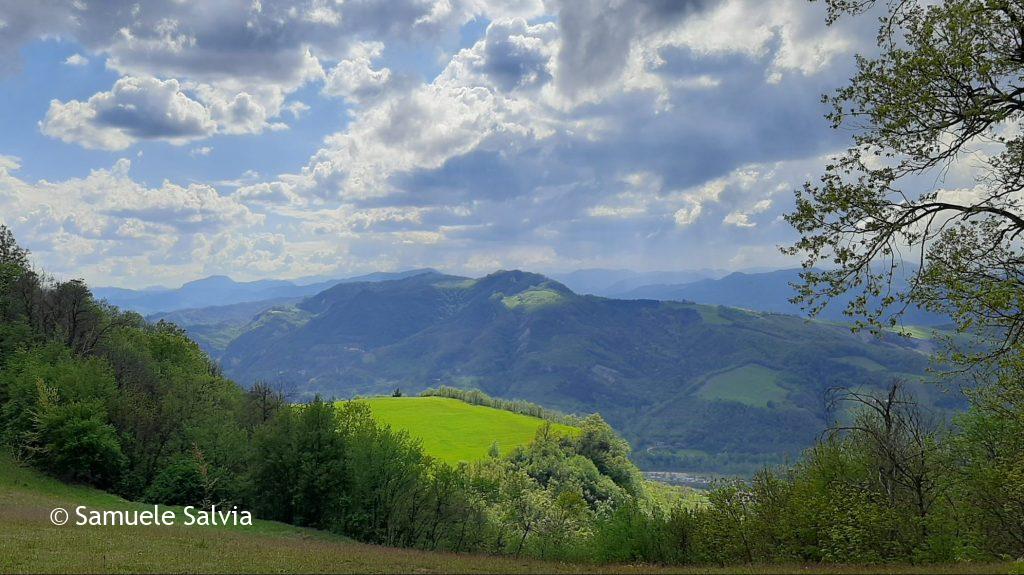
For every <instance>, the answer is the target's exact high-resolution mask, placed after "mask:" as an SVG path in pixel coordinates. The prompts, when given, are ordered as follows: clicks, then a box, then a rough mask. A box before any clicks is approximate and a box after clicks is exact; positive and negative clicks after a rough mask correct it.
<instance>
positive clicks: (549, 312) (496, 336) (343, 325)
mask: <svg viewBox="0 0 1024 575" xmlns="http://www.w3.org/2000/svg"><path fill="white" fill-rule="evenodd" d="M550 294H558V297H557V298H555V297H551V296H550ZM519 296H522V297H519ZM515 298H518V299H515ZM538 298H539V299H538ZM513 299H514V301H516V302H520V303H521V304H522V305H518V304H517V305H508V304H509V301H511V300H513ZM540 303H543V305H539V304H540ZM527 304H529V305H527ZM533 304H538V305H533ZM288 309H290V310H291V312H290V313H289V312H285V311H282V310H280V309H275V310H271V311H268V312H265V313H263V314H261V315H259V316H257V318H256V319H255V320H254V321H253V322H251V323H250V324H249V325H248V326H247V327H246V328H245V329H244V330H243V333H242V334H241V335H240V336H238V337H237V338H236V339H234V340H233V341H232V342H231V343H230V344H229V345H228V347H227V349H226V350H225V352H224V354H223V355H222V356H220V362H221V364H222V365H223V366H224V370H225V373H227V374H229V375H230V376H231V377H233V378H235V379H236V380H237V381H239V382H242V383H243V384H248V383H250V382H253V381H257V380H266V381H274V382H276V383H281V384H284V385H287V386H288V387H289V388H290V389H292V390H294V391H295V394H296V395H295V397H296V398H303V399H306V400H308V399H310V398H312V397H313V396H314V395H316V394H317V393H320V394H322V395H324V396H330V397H352V396H355V395H384V394H389V393H391V391H392V390H393V389H394V388H395V387H396V386H397V387H400V388H401V389H402V390H403V391H405V392H406V393H411V394H416V393H419V392H420V391H422V390H424V389H425V388H427V386H428V385H431V384H433V385H434V386H437V385H440V384H443V385H445V386H447V387H451V388H458V389H464V390H473V389H476V390H481V391H483V392H485V393H486V394H488V395H490V396H492V397H494V398H518V399H522V400H526V401H528V402H532V403H535V404H540V405H543V406H545V407H546V408H550V409H557V410H560V411H563V412H567V413H594V412H599V413H601V415H602V416H603V417H605V418H607V421H608V422H609V423H610V424H611V425H612V426H613V427H614V428H615V429H617V430H619V431H620V432H621V433H622V434H623V436H624V437H626V438H627V439H628V440H629V441H630V442H631V443H632V444H633V445H634V446H635V447H636V454H637V455H638V456H637V457H636V459H635V462H636V463H638V464H639V465H641V466H642V467H644V468H648V469H655V468H659V469H688V470H700V469H704V470H719V471H734V472H741V473H748V474H749V473H752V472H754V471H756V470H757V469H758V468H760V466H761V465H763V464H764V463H774V464H778V463H783V462H784V461H786V460H787V458H789V459H790V460H791V459H792V458H795V457H797V456H798V455H799V453H800V452H801V451H802V450H803V449H805V448H807V447H809V446H811V445H812V444H813V443H814V441H815V439H816V438H817V436H818V434H819V433H820V431H821V430H822V429H823V428H824V427H825V426H826V425H828V422H829V419H830V417H831V414H830V413H828V412H827V410H825V409H824V406H823V403H822V401H821V398H822V396H823V395H824V394H825V392H826V391H827V390H828V389H830V388H832V387H835V386H841V385H848V384H850V383H851V382H857V383H858V384H863V385H868V386H873V387H875V388H876V389H879V390H881V389H883V388H884V385H885V383H886V378H887V373H895V372H899V373H908V374H913V375H915V376H923V375H925V374H926V369H927V366H928V358H927V356H926V355H924V354H922V353H920V351H921V350H920V347H921V346H923V345H925V343H926V342H921V341H919V340H912V339H907V338H903V337H900V336H897V335H895V334H888V335H887V336H886V337H885V338H884V339H881V340H870V339H867V340H866V339H863V338H860V337H858V336H856V335H854V334H851V333H850V330H849V327H848V326H845V325H831V324H825V323H822V322H807V321H805V320H803V319H801V318H798V317H794V316H787V315H779V314H766V313H755V312H746V311H742V310H737V309H732V308H724V307H721V308H719V307H711V306H701V305H696V304H687V303H679V302H655V301H623V300H612V299H604V298H597V297H590V296H580V295H577V294H574V293H572V292H571V291H570V290H568V289H567V288H565V287H564V286H562V285H561V284H558V283H557V282H553V281H551V280H549V279H547V278H546V277H544V276H541V275H537V274H530V273H524V272H518V271H509V272H498V273H495V274H492V275H490V276H487V277H484V278H480V279H478V280H464V278H454V277H451V276H444V275H440V274H436V273H433V274H421V275H418V276H414V277H410V278H406V279H403V280H399V281H388V282H377V283H351V284H342V285H338V286H335V287H333V288H331V289H329V290H326V291H324V292H322V293H320V294H317V295H316V296H314V297H311V298H308V299H306V300H304V301H302V302H301V303H299V304H297V305H296V306H293V307H291V308H288ZM195 331H196V332H197V333H199V332H202V329H196V330H195ZM204 337H205V336H204ZM928 343H929V345H930V342H928ZM850 357H862V358H864V359H865V360H868V361H866V362H865V363H864V364H859V363H851V362H849V361H848V358H850ZM865 364H866V365H868V366H869V367H868V368H865V367H864V365H865ZM876 366H882V367H883V368H884V369H883V370H881V371H879V370H878V369H877V368H876ZM732 369H735V370H737V371H735V372H732V376H730V374H729V370H732ZM730 379H731V382H732V383H730ZM709 380H711V381H710V382H709ZM737 383H741V384H742V385H736V384H737ZM446 393H452V392H446ZM467 393H472V392H467ZM460 399H468V400H470V401H474V400H473V398H472V397H470V396H469V395H466V396H464V397H460ZM920 399H921V400H922V401H924V402H926V403H928V404H929V405H932V406H936V407H939V408H941V409H949V410H951V411H952V410H960V409H963V408H964V407H965V404H966V402H964V401H962V400H960V401H958V400H957V398H955V397H951V396H948V395H942V394H938V393H935V394H932V393H925V394H924V395H923V396H922V397H921V398H920ZM495 401H497V400H495ZM513 409H516V408H513ZM522 409H523V410H525V412H527V413H529V414H531V415H538V416H541V417H544V414H543V410H540V409H534V408H530V407H527V406H525V405H523V406H522ZM693 450H696V451H698V452H700V455H699V456H696V457H695V456H693V455H691V454H692V453H693Z"/></svg>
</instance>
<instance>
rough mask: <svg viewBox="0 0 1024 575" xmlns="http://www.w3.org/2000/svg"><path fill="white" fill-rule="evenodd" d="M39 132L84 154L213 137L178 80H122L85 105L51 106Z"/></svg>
mask: <svg viewBox="0 0 1024 575" xmlns="http://www.w3.org/2000/svg"><path fill="white" fill-rule="evenodd" d="M39 127H40V130H41V131H42V132H43V133H44V134H46V135H47V136H51V137H54V138H60V139H61V140H63V141H65V142H73V143H77V144H80V145H81V146H83V147H86V148H99V149H107V150H121V149H124V148H126V147H128V146H130V145H131V144H132V143H133V142H135V141H136V140H139V139H160V140H166V141H168V142H171V143H174V144H183V143H186V142H188V141H190V140H195V139H198V138H203V137H206V136H208V135H210V134H212V133H213V132H214V131H216V129H217V126H216V124H215V123H214V122H213V120H211V118H210V111H209V110H207V109H206V107H205V106H203V104H201V103H200V102H197V101H195V100H193V99H191V98H189V97H188V96H187V95H185V94H184V93H183V92H182V91H181V86H180V84H179V83H178V81H177V80H166V81H161V80H157V79H155V78H134V77H128V78H121V79H120V80H118V81H117V82H116V83H115V84H114V87H113V89H111V91H109V92H100V93H99V94H96V95H94V96H92V97H91V98H89V100H88V101H86V102H81V101H78V100H70V101H68V102H67V103H64V102H61V101H59V100H53V101H52V102H50V109H49V110H47V112H46V118H44V119H43V121H42V122H40V125H39Z"/></svg>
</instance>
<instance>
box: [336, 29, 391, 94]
mask: <svg viewBox="0 0 1024 575" xmlns="http://www.w3.org/2000/svg"><path fill="white" fill-rule="evenodd" d="M383 51H384V44H383V43H381V42H363V43H360V44H357V45H355V46H353V47H352V50H351V52H350V54H349V55H348V57H347V58H346V59H344V60H342V61H341V62H338V64H337V65H336V66H334V68H332V69H331V70H330V72H328V73H327V79H326V81H325V82H324V88H323V93H324V94H326V95H328V96H337V97H341V98H345V99H347V100H349V101H352V102H355V103H358V102H360V101H362V100H365V99H368V98H373V97H375V96H377V95H380V94H381V92H382V91H383V90H384V87H385V86H386V85H387V83H388V81H390V80H391V70H389V69H388V68H378V69H374V68H373V61H374V60H376V59H378V58H380V55H381V53H382V52H383Z"/></svg>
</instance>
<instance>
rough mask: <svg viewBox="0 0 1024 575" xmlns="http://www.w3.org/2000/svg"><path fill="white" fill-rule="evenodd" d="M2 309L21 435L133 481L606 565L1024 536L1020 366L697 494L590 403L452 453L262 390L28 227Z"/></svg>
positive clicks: (0, 408)
mask: <svg viewBox="0 0 1024 575" xmlns="http://www.w3.org/2000/svg"><path fill="white" fill-rule="evenodd" d="M0 320H2V321H0V362H2V364H3V369H2V372H0V434H2V435H0V437H2V441H3V443H4V444H5V446H6V449H9V450H10V451H11V452H12V453H13V454H14V455H15V456H16V457H17V458H18V459H20V460H21V461H23V462H25V463H27V464H30V465H32V466H34V467H37V468H39V469H41V470H44V471H46V472H48V473H50V474H53V475H54V476H56V477H59V478H61V479H64V480H66V481H72V482H81V483H86V484H90V485H94V486H97V487H101V488H104V489H107V490H110V491H112V492H115V493H118V494H121V495H123V496H125V497H127V498H130V499H135V500H141V501H147V502H158V503H164V504H193V505H200V506H205V507H208V506H211V505H214V504H219V505H239V506H240V507H243V508H246V509H251V510H253V511H254V512H255V513H256V515H257V516H258V517H261V518H266V519H276V520H280V521H284V522H288V523H293V524H296V525H303V526H311V527H316V528H320V529H325V530H330V531H333V532H337V533H343V534H346V535H349V536H351V537H353V538H356V539H359V540H362V541H367V542H373V543H381V544H387V545H396V546H409V547H416V548H424V549H444V550H453V551H477V552H486V553H495V554H509V555H514V556H535V557H542V558H557V559H564V560H573V561H588V562H623V561H644V562H659V563H697V564H735V563H774V562H836V563H851V562H856V563H872V562H900V561H907V562H947V561H963V560H983V559H991V558H1005V557H1017V556H1020V555H1021V554H1024V519H1022V518H1024V475H1022V473H1021V471H1022V470H1021V462H1022V461H1024V445H1022V441H1021V437H1024V418H1022V416H1021V410H1020V409H1019V406H1020V403H1019V402H1020V401H1021V399H1022V397H1021V396H1020V394H1019V386H1015V385H1012V384H1010V383H1008V382H1012V381H1017V380H1014V379H1013V378H1010V379H1008V380H1007V382H1006V383H1007V384H1006V385H1003V386H996V387H993V388H991V389H993V390H998V393H997V394H996V395H992V396H990V395H987V394H979V396H978V403H977V407H975V408H974V409H973V410H972V411H970V412H969V413H967V414H966V415H964V416H963V417H961V418H960V419H959V421H958V425H957V427H956V428H955V429H953V428H947V427H945V426H944V425H943V424H942V423H941V421H942V420H941V419H931V418H929V417H928V414H927V413H925V412H924V411H922V410H921V409H920V408H919V407H918V406H917V405H916V404H915V403H914V402H913V401H912V399H911V398H910V397H909V396H907V395H905V394H904V393H903V391H902V388H901V386H900V385H899V384H898V383H894V384H893V385H892V386H891V389H890V392H889V393H888V394H885V395H879V396H873V395H861V394H858V393H855V392H848V393H847V394H845V395H843V396H841V397H838V398H837V400H838V401H850V402H852V403H853V404H856V406H857V408H856V409H853V410H851V413H854V414H855V415H854V416H853V417H851V418H850V419H849V420H848V421H846V422H844V423H843V424H842V427H837V428H835V429H833V430H832V433H830V434H829V435H827V437H826V438H825V439H823V441H822V442H820V443H819V444H818V445H817V446H816V447H814V448H813V449H811V450H810V451H808V452H807V453H806V455H805V457H804V458H803V459H802V460H801V461H799V462H798V463H797V464H795V465H793V466H791V467H788V468H779V469H771V470H769V469H766V470H764V471H763V472H761V473H759V474H758V475H757V476H755V477H754V478H753V479H752V480H751V481H746V482H744V481H730V482H725V483H721V484H719V485H717V486H716V487H715V488H714V489H712V490H711V491H709V492H708V494H707V497H706V501H703V502H701V503H697V504H695V503H694V502H693V500H692V499H688V498H682V497H679V496H678V494H675V493H673V492H672V491H670V490H667V489H665V488H656V487H655V486H654V485H652V484H649V483H647V482H645V481H644V480H643V479H642V477H641V476H640V474H639V473H638V471H637V469H636V467H634V465H633V464H632V463H631V462H630V460H629V446H628V444H627V443H626V442H625V441H624V440H622V439H620V438H619V437H618V436H617V435H616V434H615V433H614V431H613V430H612V429H611V428H610V427H609V426H608V425H607V424H605V423H604V422H603V421H602V420H601V419H600V417H599V416H591V417H589V418H585V419H583V420H580V421H578V422H577V425H578V427H579V428H580V430H581V431H580V433H579V434H578V435H574V436H561V435H558V434H555V433H553V432H552V431H551V429H550V426H545V427H543V428H541V430H540V431H539V432H538V434H537V436H536V438H535V440H534V441H533V443H532V444H531V445H529V446H528V447H527V448H523V449H517V450H515V451H513V452H511V453H507V454H501V453H497V452H494V453H492V454H491V457H489V458H488V459H487V460H485V461H481V462H476V463H471V464H460V465H458V466H451V465H447V464H444V463H441V462H438V461H435V460H432V459H431V458H430V457H429V456H427V455H425V454H424V452H423V450H422V449H421V448H420V446H419V445H418V443H417V442H415V441H413V440H411V439H410V438H409V437H408V436H407V435H406V434H404V433H402V432H396V431H394V430H392V429H390V428H388V427H385V426H381V425H380V424H378V423H376V422H375V420H374V419H373V418H372V416H371V413H370V412H369V409H368V407H367V406H366V404H364V403H361V402H359V401H351V402H345V403H343V404H341V405H340V407H339V406H338V404H334V403H330V402H327V401H324V400H322V399H320V398H316V399H314V400H313V401H311V402H309V403H306V404H301V405H291V404H289V403H288V402H286V401H285V398H284V397H283V396H282V395H281V394H280V393H278V392H276V391H275V390H273V389H271V388H270V387H269V386H267V385H255V386H253V387H252V388H251V389H248V390H246V389H242V388H241V387H239V386H238V385H236V384H234V383H233V382H231V381H230V380H228V379H226V378H224V377H223V376H222V375H221V374H220V372H219V370H218V368H217V366H216V365H215V364H214V363H212V362H211V361H210V359H209V358H208V357H207V356H206V355H205V354H204V353H203V352H202V351H201V350H200V349H199V348H198V346H197V345H196V344H195V343H193V342H192V341H190V340H189V339H188V338H187V337H186V336H185V335H184V334H183V333H182V331H181V330H180V329H179V328H177V327H176V326H174V325H173V324H169V323H164V322H161V323H157V324H150V323H147V322H145V321H144V320H143V319H142V318H141V317H140V316H138V315H136V314H133V313H125V312H121V311H119V310H117V309H116V308H113V307H110V306H107V305H105V304H103V303H100V302H97V301H96V300H95V299H94V298H93V296H92V295H91V293H90V291H89V289H88V288H87V286H86V285H85V284H84V283H83V282H81V281H77V280H72V281H65V282H58V281H53V280H51V279H48V278H47V277H46V276H45V275H43V274H41V273H39V272H37V271H34V270H33V269H32V267H31V265H30V263H29V259H28V254H27V252H26V251H25V250H23V249H21V248H20V247H18V245H17V243H16V242H15V240H14V238H13V236H12V235H11V233H10V232H9V231H8V230H7V229H6V228H0ZM986 389H990V388H986ZM1014 390H1016V392H1015V393H1017V394H1016V395H1013V393H1014ZM993 393H996V392H993ZM477 399H478V400H480V399H481V398H477ZM1006 402H1011V403H1006ZM1013 402H1016V403H1013ZM1007 406H1012V407H1014V409H1008V408H1007ZM505 407H507V408H513V409H516V408H522V407H523V406H522V405H513V404H509V405H508V406H505Z"/></svg>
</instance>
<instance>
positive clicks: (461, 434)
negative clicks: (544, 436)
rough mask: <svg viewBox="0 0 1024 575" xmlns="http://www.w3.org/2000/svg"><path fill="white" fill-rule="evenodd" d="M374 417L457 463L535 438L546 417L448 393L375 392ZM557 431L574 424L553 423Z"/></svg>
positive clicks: (566, 430) (564, 431) (568, 431)
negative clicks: (474, 402)
mask: <svg viewBox="0 0 1024 575" xmlns="http://www.w3.org/2000/svg"><path fill="white" fill-rule="evenodd" d="M362 400H363V401H366V402H367V403H368V404H370V409H371V410H372V411H373V417H374V418H375V419H376V420H377V421H380V422H382V423H386V424H388V425H390V426H391V428H392V429H402V430H405V431H407V432H408V433H409V435H410V436H412V437H414V438H416V439H419V440H420V441H422V443H423V449H424V451H426V453H427V454H428V455H431V456H433V457H436V458H438V459H440V460H441V461H445V462H447V463H451V464H456V463H458V462H460V461H476V460H479V459H483V458H484V457H487V453H488V450H490V448H491V445H492V444H494V443H497V445H498V449H499V450H500V451H501V452H502V453H507V452H509V451H511V450H513V449H515V448H516V447H519V446H522V445H526V444H527V443H529V442H531V441H533V437H534V435H535V434H536V433H537V429H539V428H540V427H541V426H543V425H544V424H545V423H547V422H545V421H544V420H543V419H539V418H536V417H530V416H528V415H522V414H519V413H512V412H510V411H503V410H500V409H494V408H491V407H484V406H482V405H470V404H468V403H465V402H463V401H459V400H457V399H449V398H446V397H370V398H364V399H362ZM552 429H553V431H555V432H556V433H562V434H571V433H574V430H573V428H571V427H569V426H566V425H560V424H552Z"/></svg>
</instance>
